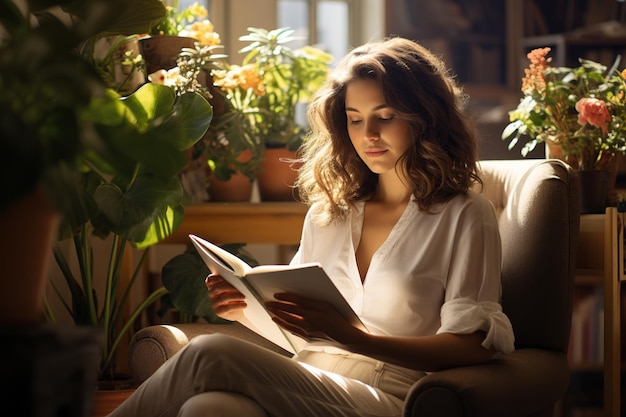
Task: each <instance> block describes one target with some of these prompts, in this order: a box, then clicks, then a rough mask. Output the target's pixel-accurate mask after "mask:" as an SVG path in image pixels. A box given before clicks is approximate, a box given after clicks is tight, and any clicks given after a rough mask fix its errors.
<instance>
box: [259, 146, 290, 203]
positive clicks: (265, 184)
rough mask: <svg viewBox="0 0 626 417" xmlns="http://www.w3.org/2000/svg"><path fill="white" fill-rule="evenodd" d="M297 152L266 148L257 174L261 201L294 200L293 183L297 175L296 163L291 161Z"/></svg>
mask: <svg viewBox="0 0 626 417" xmlns="http://www.w3.org/2000/svg"><path fill="white" fill-rule="evenodd" d="M296 158H297V154H296V153H295V152H292V151H290V150H288V149H286V148H268V149H266V150H265V152H264V154H263V160H262V161H261V166H260V171H259V175H258V177H257V180H258V184H259V196H260V198H261V201H294V200H297V199H298V191H297V190H296V189H295V188H294V186H293V185H294V183H295V181H296V178H297V177H298V167H299V164H298V163H293V162H291V161H293V160H295V159H296Z"/></svg>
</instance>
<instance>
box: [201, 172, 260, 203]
mask: <svg viewBox="0 0 626 417" xmlns="http://www.w3.org/2000/svg"><path fill="white" fill-rule="evenodd" d="M251 198H252V181H250V179H249V178H248V177H246V176H245V175H243V174H239V173H237V174H234V175H233V176H232V177H230V179H229V180H228V181H221V180H218V179H217V178H216V177H215V176H214V175H211V177H210V180H209V201H229V202H234V201H244V202H245V201H250V199H251Z"/></svg>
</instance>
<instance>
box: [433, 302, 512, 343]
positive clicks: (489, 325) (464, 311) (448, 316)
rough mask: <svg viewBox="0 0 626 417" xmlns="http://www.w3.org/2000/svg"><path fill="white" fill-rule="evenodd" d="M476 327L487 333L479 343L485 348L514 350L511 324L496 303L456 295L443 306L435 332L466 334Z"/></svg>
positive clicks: (473, 330)
mask: <svg viewBox="0 0 626 417" xmlns="http://www.w3.org/2000/svg"><path fill="white" fill-rule="evenodd" d="M479 330H482V331H483V332H485V334H486V336H485V340H483V343H482V346H483V347H484V348H486V349H489V348H493V349H495V350H496V351H497V352H501V353H510V352H512V351H513V350H515V347H514V345H513V343H514V341H515V338H514V336H513V327H512V326H511V322H510V320H509V318H508V317H507V316H506V315H505V314H504V313H503V312H502V307H501V306H500V304H499V303H495V302H489V301H483V302H477V301H475V300H472V299H470V298H457V299H454V300H451V301H448V302H446V303H445V304H444V305H443V306H442V308H441V327H440V328H439V330H438V331H437V333H438V334H439V333H454V334H469V333H474V332H475V331H479Z"/></svg>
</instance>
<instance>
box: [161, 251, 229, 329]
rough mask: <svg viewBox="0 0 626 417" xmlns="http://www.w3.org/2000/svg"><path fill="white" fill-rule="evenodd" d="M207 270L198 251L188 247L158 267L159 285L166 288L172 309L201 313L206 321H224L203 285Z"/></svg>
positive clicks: (208, 272) (191, 313) (194, 313)
mask: <svg viewBox="0 0 626 417" xmlns="http://www.w3.org/2000/svg"><path fill="white" fill-rule="evenodd" d="M210 273H211V272H210V271H209V268H207V266H206V265H205V264H204V262H203V261H202V259H201V258H200V256H199V255H198V253H197V252H196V251H195V250H193V249H190V250H189V251H187V252H185V253H183V254H181V255H178V256H175V257H174V258H172V259H171V260H170V261H168V262H167V263H166V264H165V266H164V267H163V270H162V280H163V286H164V287H165V288H167V290H168V291H169V292H170V298H171V301H172V304H174V307H176V309H178V310H180V311H182V312H184V313H187V314H190V315H193V316H198V317H201V318H203V319H205V320H207V321H208V322H209V323H227V321H226V320H223V319H220V318H219V317H218V316H217V315H216V314H215V312H214V311H213V308H212V307H211V302H210V300H209V296H208V294H207V289H206V286H205V285H204V280H205V278H206V277H207V275H209V274H210Z"/></svg>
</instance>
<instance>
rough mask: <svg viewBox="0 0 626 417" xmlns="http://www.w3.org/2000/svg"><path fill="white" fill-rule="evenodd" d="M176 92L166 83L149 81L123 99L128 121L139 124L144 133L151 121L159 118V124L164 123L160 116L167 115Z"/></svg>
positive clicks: (139, 128) (138, 127) (172, 104)
mask: <svg viewBox="0 0 626 417" xmlns="http://www.w3.org/2000/svg"><path fill="white" fill-rule="evenodd" d="M175 100H176V93H175V91H174V89H173V88H171V87H166V86H164V85H159V84H153V83H147V84H144V85H143V86H141V88H139V89H138V90H137V91H135V92H134V93H133V94H131V95H129V96H127V97H124V98H122V99H121V102H122V103H124V104H125V105H126V108H127V110H128V112H127V113H125V116H126V118H127V119H128V121H129V122H130V123H132V124H134V125H136V126H137V129H138V130H139V132H141V133H144V132H146V130H148V128H149V127H153V126H154V125H151V124H150V122H152V121H154V120H157V126H158V125H159V124H160V123H162V120H159V118H165V117H167V116H168V115H169V114H170V112H171V111H172V108H173V106H174V101H175Z"/></svg>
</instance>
